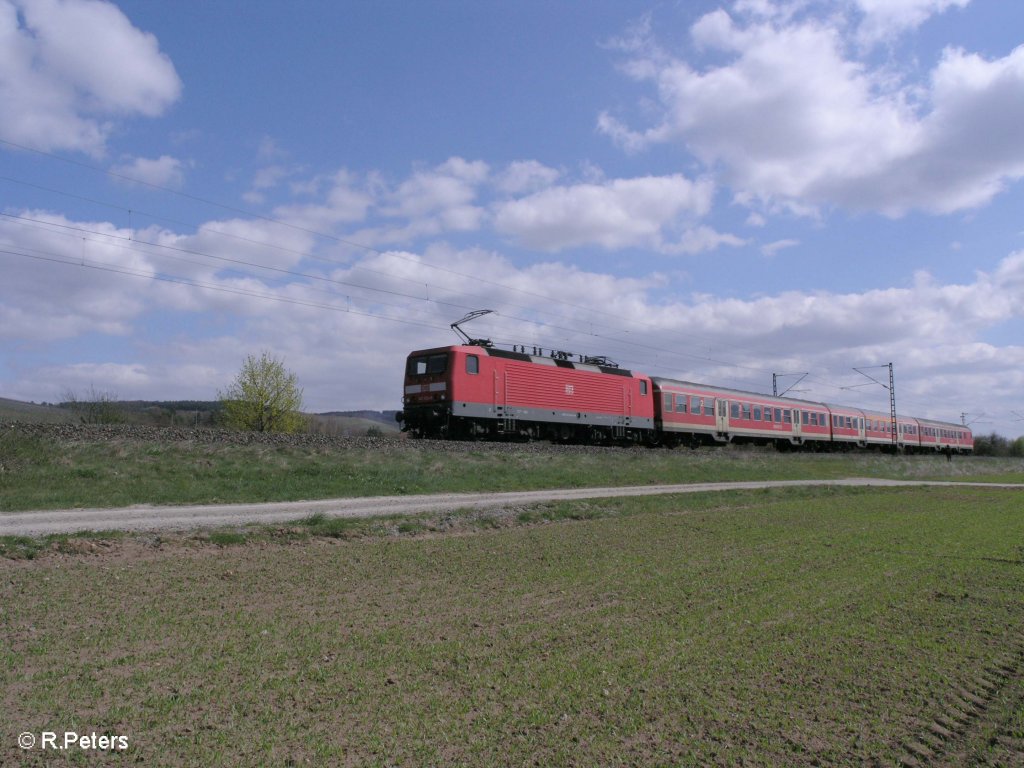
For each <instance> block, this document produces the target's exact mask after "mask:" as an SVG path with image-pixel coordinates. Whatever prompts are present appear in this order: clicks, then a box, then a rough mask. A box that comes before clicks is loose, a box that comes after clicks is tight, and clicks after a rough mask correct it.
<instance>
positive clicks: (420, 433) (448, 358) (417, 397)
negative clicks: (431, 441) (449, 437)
mask: <svg viewBox="0 0 1024 768" xmlns="http://www.w3.org/2000/svg"><path fill="white" fill-rule="evenodd" d="M453 357H454V349H453V348H452V347H442V348H438V349H427V350H421V351H418V352H413V353H411V354H410V355H409V357H408V358H407V359H406V361H405V388H404V390H403V392H404V394H403V396H402V405H403V410H401V411H399V412H398V413H397V414H395V419H396V420H397V421H399V422H400V423H401V424H402V431H403V432H411V433H412V434H413V435H414V436H416V437H425V436H428V435H437V436H443V435H444V434H445V433H446V432H447V427H448V422H449V417H450V415H451V388H452V387H451V383H452V381H451V371H452V358H453Z"/></svg>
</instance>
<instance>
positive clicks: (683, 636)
mask: <svg viewBox="0 0 1024 768" xmlns="http://www.w3.org/2000/svg"><path fill="white" fill-rule="evenodd" d="M684 455H689V454H684ZM515 516H516V517H518V518H521V519H520V521H519V522H518V523H517V524H511V525H509V526H506V527H502V528H496V529H493V530H484V531H478V532H476V533H473V534H470V535H466V533H465V532H461V533H460V534H459V535H437V534H436V532H431V531H430V525H429V524H426V523H425V524H424V526H423V528H424V530H423V531H409V532H401V533H400V532H399V530H400V529H401V523H402V522H403V521H402V520H399V519H395V520H392V521H391V523H390V524H389V526H387V530H382V529H378V530H377V532H376V533H374V532H373V531H364V535H362V536H359V537H356V538H349V537H347V536H345V535H339V536H331V535H330V534H329V533H328V532H327V531H326V530H325V529H324V530H320V529H321V528H322V527H323V526H327V525H328V524H330V523H332V521H331V520H330V519H328V518H324V517H322V516H315V517H312V518H308V519H307V520H306V521H303V522H302V523H301V524H298V525H295V526H293V528H294V529H297V530H303V529H304V530H306V531H307V532H309V534H310V535H309V536H307V537H303V538H299V539H291V538H282V539H281V541H280V543H274V542H272V541H270V542H268V541H266V540H264V539H261V538H259V536H258V535H255V534H250V535H249V540H248V541H247V542H246V543H240V544H238V545H236V546H226V547H221V546H212V545H210V546H199V547H195V546H185V545H177V546H172V547H169V548H164V549H162V550H154V549H152V548H151V547H150V548H147V547H142V546H141V545H140V546H138V547H137V548H136V549H133V548H132V547H133V546H135V545H132V544H131V542H130V541H126V542H122V543H121V545H120V546H122V547H123V550H122V551H121V552H120V553H119V554H115V555H111V556H108V557H91V556H88V555H81V556H74V557H66V556H62V557H44V558H37V559H35V560H31V561H23V562H21V563H11V562H10V561H8V563H7V564H6V565H5V564H4V562H3V561H0V569H2V570H0V764H19V765H22V764H29V765H43V764H46V763H45V758H47V757H52V756H47V755H44V754H42V753H40V752H38V751H36V752H32V753H23V752H21V751H20V750H18V749H17V747H16V746H15V737H16V735H17V734H18V733H20V732H21V731H24V730H35V731H40V730H55V731H58V732H62V731H64V730H66V729H70V730H78V731H80V732H88V731H90V730H95V731H97V732H99V733H110V734H123V735H127V736H128V737H129V741H130V745H131V746H130V749H129V754H127V755H125V756H124V757H125V758H126V759H128V760H129V761H130V762H133V763H140V764H146V765H206V766H234V765H256V764H262V765H286V764H296V765H303V764H311V765H380V766H384V765H527V764H529V765H545V766H576V765H580V766H582V765H602V766H615V765H709V764H716V763H721V764H728V765H740V764H748V765H792V766H804V765H820V764H824V765H863V764H875V763H874V762H873V761H877V764H880V765H895V764H896V763H897V761H898V760H899V758H900V757H901V756H902V755H903V754H904V745H905V744H906V743H908V741H911V740H913V739H915V738H916V735H917V734H919V733H920V731H921V728H922V727H923V724H925V723H928V722H931V720H932V719H933V718H935V717H936V716H937V715H938V714H939V713H940V712H941V711H942V710H943V707H944V706H945V704H944V703H945V702H946V701H947V700H948V696H949V694H950V693H951V692H952V691H954V690H955V689H956V688H959V687H966V688H968V689H970V690H975V689H976V688H975V681H976V679H977V678H978V677H979V676H981V675H982V674H983V673H986V670H991V669H992V668H993V665H994V664H995V663H996V662H998V661H1000V660H1001V659H1005V658H1007V656H1008V654H1009V655H1011V656H1012V655H1013V654H1017V655H1016V656H1013V658H1016V659H1017V662H1016V663H1017V665H1018V667H1017V669H1018V672H1017V674H1018V675H1019V672H1020V648H1021V645H1022V643H1024V636H1022V634H1021V629H1020V628H1021V627H1022V626H1024V603H1022V601H1021V599H1020V595H1021V591H1022V588H1024V562H1022V561H1024V549H1022V542H1024V514H1022V512H1021V504H1020V493H1019V492H1018V491H1003V490H995V489H980V490H978V489H952V488H949V489H898V490H875V489H870V490H868V489H862V490H853V489H850V490H831V489H810V490H796V491H790V490H785V491H783V490H771V491H765V492H760V491H758V492H746V493H741V494H699V495H694V496H681V497H657V498H645V499H632V500H630V499H621V500H607V501H601V502H593V501H591V502H586V503H579V504H558V505H548V506H546V507H544V508H542V509H539V510H537V509H532V510H529V509H528V510H519V511H518V512H516V513H515ZM424 520H428V521H429V518H424ZM348 524H350V523H346V525H348ZM351 524H354V523H351ZM364 524H365V522H364ZM342 529H344V526H343V527H342ZM396 529H397V530H396ZM318 531H319V532H320V533H321V534H322V535H314V532H318ZM424 534H429V535H424ZM1000 695H1002V694H998V695H997V696H996V698H995V699H993V703H994V704H995V705H998V706H994V707H993V709H994V710H998V711H999V712H1000V713H1004V714H1006V716H1007V718H1012V717H1014V716H1016V715H1017V714H1018V712H1017V710H1018V709H1019V702H1020V699H1019V698H1013V697H1009V698H1007V699H1006V703H1001V702H1002V699H1000V698H999V696H1000ZM1008 727H1010V728H1015V727H1019V724H1017V725H1014V724H1013V723H1010V724H1009V726H1008ZM62 757H64V756H63V755H62ZM82 758H86V759H85V762H91V761H93V760H95V759H96V757H95V756H89V755H79V756H78V758H77V759H79V760H81V759H82ZM69 759H71V760H75V759H76V758H75V757H74V756H69Z"/></svg>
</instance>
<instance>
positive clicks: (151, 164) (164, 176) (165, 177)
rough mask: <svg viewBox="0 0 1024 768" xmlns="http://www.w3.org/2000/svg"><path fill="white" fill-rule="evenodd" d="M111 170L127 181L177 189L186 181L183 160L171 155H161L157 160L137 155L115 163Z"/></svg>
mask: <svg viewBox="0 0 1024 768" xmlns="http://www.w3.org/2000/svg"><path fill="white" fill-rule="evenodd" d="M110 170H111V172H113V173H116V174H117V175H119V176H123V177H125V180H127V181H141V182H143V183H144V184H152V185H153V186H156V187H171V188H175V189H177V188H179V187H181V185H182V184H184V182H185V173H184V168H183V167H182V163H181V160H178V159H177V158H175V157H171V156H170V155H161V156H160V157H158V158H156V159H155V160H151V159H149V158H146V157H136V158H134V159H133V160H131V161H130V162H125V163H122V164H120V165H115V166H114V167H113V168H111V169H110Z"/></svg>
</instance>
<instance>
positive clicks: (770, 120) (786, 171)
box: [598, 3, 1024, 216]
mask: <svg viewBox="0 0 1024 768" xmlns="http://www.w3.org/2000/svg"><path fill="white" fill-rule="evenodd" d="M940 6H942V7H945V4H941V3H905V4H901V5H899V7H898V9H896V10H894V11H893V13H894V14H897V10H898V11H899V13H898V14H897V16H898V18H899V19H901V20H902V21H903V22H904V23H905V24H906V25H907V26H912V24H913V23H916V22H914V20H915V19H918V18H919V16H920V14H921V13H926V12H933V11H936V10H941V8H940ZM880 7H881V6H877V7H876V6H872V8H871V9H870V10H872V12H876V11H877V12H878V13H881V11H878V10H877V9H878V8H880ZM894 8H895V6H894ZM872 18H874V17H872ZM691 34H692V38H693V40H694V43H695V44H696V46H697V47H698V49H700V50H701V51H704V52H706V53H708V54H709V55H711V56H712V60H713V61H715V62H718V63H715V64H712V65H709V66H707V67H704V68H699V67H697V66H695V65H693V64H690V63H688V62H686V61H682V60H679V59H670V58H668V57H666V56H665V55H664V54H663V53H662V52H661V51H660V50H658V49H655V48H653V47H649V48H648V51H649V52H647V53H643V52H640V51H641V50H642V49H638V51H637V52H635V53H633V54H632V55H633V56H634V58H635V59H637V60H638V61H640V62H642V63H643V64H644V66H637V67H634V68H633V69H632V70H631V71H632V72H633V73H634V77H636V78H637V79H638V80H649V81H651V82H652V83H653V84H654V85H655V87H656V89H657V95H658V100H659V104H660V106H661V110H662V117H661V119H660V121H658V122H657V123H655V124H654V125H652V126H651V127H649V128H646V129H643V130H634V129H632V128H630V127H629V126H627V125H626V124H625V123H624V122H623V121H621V120H620V119H618V118H616V117H615V116H613V115H611V114H610V113H604V114H602V115H600V117H599V119H598V128H599V130H601V131H602V132H604V133H605V134H607V135H608V136H610V137H611V138H613V139H614V140H615V141H617V142H618V143H620V144H621V145H622V146H623V147H624V148H625V149H627V150H629V151H638V150H640V149H643V148H645V147H647V146H650V145H652V144H656V143H664V142H680V143H684V144H685V145H686V146H687V147H688V148H689V149H690V150H691V151H692V152H693V153H694V154H695V155H696V156H697V157H698V158H699V159H700V160H701V161H703V162H704V163H705V164H706V165H707V166H708V167H709V168H714V169H716V170H717V171H718V172H720V173H721V176H722V178H723V179H724V181H725V182H726V183H727V184H728V185H730V186H731V187H732V188H733V189H734V191H735V192H736V194H737V198H738V199H740V200H743V201H746V202H748V203H753V202H755V201H762V202H764V203H766V204H768V205H770V206H772V205H780V204H781V205H785V206H788V207H790V208H792V209H793V210H794V211H797V212H807V211H808V210H810V209H812V208H813V207H816V206H822V205H841V206H845V207H849V208H851V209H856V210H877V211H881V212H883V213H885V214H887V215H890V216H900V215H903V214H904V213H906V212H907V211H908V210H911V209H915V208H916V209H922V210H925V211H930V212H937V213H948V212H951V211H956V210H962V209H964V208H970V207H975V206H978V205H982V204H984V203H987V202H988V201H989V200H991V199H992V197H993V196H994V195H996V194H997V193H998V192H999V191H1000V190H1001V189H1002V188H1003V186H1004V185H1005V184H1006V183H1008V182H1010V181H1013V180H1016V179H1019V178H1020V177H1021V176H1024V133H1022V132H1021V131H1020V130H1019V126H1020V125H1021V124H1024V123H1022V118H1024V47H1022V48H1018V49H1017V50H1015V51H1013V52H1011V53H1010V54H1008V55H1007V56H1005V57H1002V58H997V59H994V60H987V59H984V58H982V57H981V56H979V55H976V54H970V53H966V52H963V51H959V50H954V49H950V50H947V51H946V53H945V54H944V55H943V57H942V60H941V61H940V62H939V63H938V64H937V65H936V67H935V68H934V69H933V71H932V72H931V76H930V80H929V81H928V82H926V83H909V82H896V81H894V80H893V78H892V72H891V71H890V70H882V69H876V68H872V66H871V65H870V64H868V63H867V62H865V61H861V60H858V59H856V58H852V57H851V56H850V54H849V33H848V28H847V26H845V25H844V24H843V23H842V21H841V20H840V19H837V18H834V17H826V18H821V19H815V18H807V17H802V18H800V19H799V20H792V19H789V18H788V17H786V20H785V21H784V22H779V21H777V20H775V19H765V18H763V17H762V16H761V15H751V16H749V17H746V18H743V17H741V18H740V19H739V20H737V19H735V18H733V17H732V16H730V15H729V14H728V13H726V12H725V11H724V10H718V11H715V12H713V13H710V14H707V15H705V16H703V17H702V18H701V19H700V20H698V21H697V22H696V23H695V24H694V25H693V27H692V29H691ZM723 57H725V63H720V62H722V60H723Z"/></svg>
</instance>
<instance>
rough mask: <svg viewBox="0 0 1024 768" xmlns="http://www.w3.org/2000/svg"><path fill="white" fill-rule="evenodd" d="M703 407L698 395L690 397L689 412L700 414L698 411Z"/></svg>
mask: <svg viewBox="0 0 1024 768" xmlns="http://www.w3.org/2000/svg"><path fill="white" fill-rule="evenodd" d="M703 407H704V403H702V402H701V400H700V398H699V397H691V398H690V413H692V414H693V415H694V416H700V412H701V409H702V408H703Z"/></svg>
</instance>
